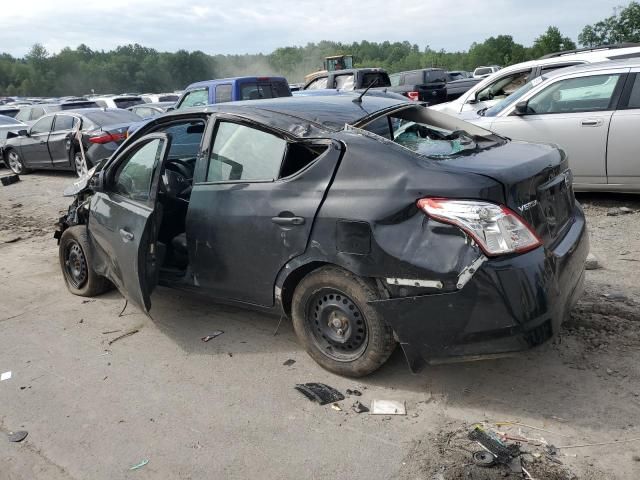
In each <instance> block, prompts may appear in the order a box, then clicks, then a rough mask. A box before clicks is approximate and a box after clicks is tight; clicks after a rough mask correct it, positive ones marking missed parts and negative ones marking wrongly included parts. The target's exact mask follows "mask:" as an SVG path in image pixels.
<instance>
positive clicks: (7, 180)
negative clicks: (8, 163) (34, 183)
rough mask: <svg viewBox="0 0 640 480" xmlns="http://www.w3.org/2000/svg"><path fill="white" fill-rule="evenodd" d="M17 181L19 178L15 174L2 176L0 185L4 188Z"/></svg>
mask: <svg viewBox="0 0 640 480" xmlns="http://www.w3.org/2000/svg"><path fill="white" fill-rule="evenodd" d="M19 181H20V177H19V176H18V175H15V174H9V175H3V176H2V177H0V183H2V185H4V186H5V187H6V186H9V185H11V184H13V183H16V182H19Z"/></svg>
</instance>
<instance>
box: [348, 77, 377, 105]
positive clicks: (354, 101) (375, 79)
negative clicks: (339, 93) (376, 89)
mask: <svg viewBox="0 0 640 480" xmlns="http://www.w3.org/2000/svg"><path fill="white" fill-rule="evenodd" d="M376 83H378V79H377V78H374V79H373V80H372V82H371V83H370V84H369V86H368V87H367V88H365V89H364V92H362V93H361V94H360V96H359V97H358V98H354V99H353V100H351V101H352V102H353V103H362V97H364V96H365V95H366V94H367V92H368V91H369V89H370V88H371V87H373V86H374V85H375V84H376Z"/></svg>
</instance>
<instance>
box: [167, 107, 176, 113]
mask: <svg viewBox="0 0 640 480" xmlns="http://www.w3.org/2000/svg"><path fill="white" fill-rule="evenodd" d="M175 109H176V107H168V108H167V110H166V111H167V112H173V111H174V110H175Z"/></svg>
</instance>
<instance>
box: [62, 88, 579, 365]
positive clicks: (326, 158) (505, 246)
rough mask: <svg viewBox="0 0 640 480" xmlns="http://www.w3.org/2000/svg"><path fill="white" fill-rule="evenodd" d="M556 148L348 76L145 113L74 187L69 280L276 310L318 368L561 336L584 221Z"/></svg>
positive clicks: (483, 351)
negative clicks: (368, 91)
mask: <svg viewBox="0 0 640 480" xmlns="http://www.w3.org/2000/svg"><path fill="white" fill-rule="evenodd" d="M571 182H572V178H571V171H570V169H569V168H568V163H567V158H566V157H565V155H564V153H563V152H562V151H561V150H559V149H557V148H555V147H552V146H548V145H537V144H527V143H522V142H512V141H509V140H507V139H505V138H503V137H500V136H497V135H494V134H492V133H491V132H488V131H486V130H484V129H481V128H479V127H476V126H473V125H471V124H467V123H465V122H462V121H460V120H457V119H454V118H452V117H449V116H447V115H444V114H441V113H438V112H434V111H431V110H429V109H426V108H424V107H422V106H420V105H417V104H416V103H411V102H403V101H398V100H395V99H388V98H381V97H371V96H359V95H356V94H343V95H336V96H330V97H300V98H287V99H271V100H261V101H253V102H239V103H235V104H230V103H227V104H220V105H217V106H210V107H206V108H200V109H192V110H180V111H176V112H171V113H169V114H166V115H163V116H160V117H157V118H156V119H154V120H152V121H151V122H149V123H147V124H146V125H145V126H144V127H142V128H141V129H140V130H139V131H137V132H136V133H135V134H134V135H133V136H131V137H130V138H129V139H128V140H127V141H126V142H125V143H124V144H123V145H122V146H121V147H120V148H119V149H118V151H117V152H116V153H115V154H114V155H113V156H112V157H111V158H110V159H109V160H107V161H106V162H104V163H103V164H101V165H99V166H98V167H97V168H96V169H94V171H93V172H90V175H89V176H88V177H87V178H86V179H84V181H83V180H81V181H79V182H78V183H77V184H76V185H75V186H74V188H73V189H71V190H70V191H69V192H68V193H69V194H74V195H75V196H76V199H75V201H74V203H73V204H72V205H71V207H70V209H69V213H68V215H66V216H65V217H63V218H62V219H61V220H60V225H59V227H60V228H59V230H58V232H57V235H56V237H57V238H58V239H59V252H60V265H61V268H62V272H63V274H64V279H65V281H66V284H67V286H68V287H69V290H70V291H71V292H72V293H74V294H77V295H82V296H93V295H97V294H99V293H101V292H103V291H104V290H106V289H108V288H109V287H110V286H111V284H113V285H115V286H116V287H117V288H118V289H119V290H120V292H122V294H123V295H124V296H125V297H126V298H128V299H129V301H130V302H132V303H135V304H136V305H138V306H139V307H140V308H142V309H143V310H145V311H148V310H149V309H150V307H151V300H150V295H151V292H152V291H153V289H154V287H155V286H156V284H158V283H160V284H163V285H165V286H170V287H173V288H179V289H185V290H190V291H196V292H200V293H202V294H205V295H207V296H209V297H210V298H211V299H212V300H214V301H215V300H219V301H224V302H233V303H236V304H239V305H244V306H246V307H249V308H253V309H259V310H262V311H266V312H272V313H275V314H284V315H287V316H289V317H290V318H291V319H292V321H293V325H294V328H295V331H296V334H297V336H298V338H299V340H300V342H301V343H302V344H303V345H304V347H305V348H306V350H307V351H308V353H309V354H310V355H311V356H312V357H313V358H314V359H315V360H316V361H317V362H318V363H319V364H320V365H322V366H323V367H325V368H326V369H328V370H330V371H332V372H335V373H338V374H342V375H348V376H361V375H366V374H369V373H371V372H373V371H374V370H376V369H377V368H379V367H380V366H381V365H382V364H383V363H384V362H385V361H386V360H387V358H388V357H389V356H390V355H391V353H392V351H393V350H394V348H396V345H397V343H400V345H401V346H402V348H403V351H404V353H405V355H406V357H407V359H408V361H409V364H410V367H411V368H412V370H414V371H415V370H418V369H419V368H420V367H421V366H423V365H424V363H425V362H429V361H439V360H441V359H445V358H451V357H456V358H468V357H472V358H475V357H478V356H484V355H493V354H504V353H508V352H514V351H518V350H523V349H526V348H530V347H533V346H535V345H538V344H540V343H542V342H544V341H545V340H547V339H549V338H551V337H552V336H553V335H554V334H557V333H558V332H559V329H560V324H561V322H562V320H563V319H564V318H565V317H566V315H567V314H568V312H569V310H570V309H571V307H572V305H573V304H574V303H575V301H576V299H577V297H578V296H579V294H580V293H581V290H582V281H583V276H584V260H585V258H586V256H587V252H588V249H589V247H588V237H587V232H586V226H585V219H584V215H583V212H582V210H581V208H580V206H579V205H578V203H577V202H576V201H575V198H574V195H573V190H572V183H571Z"/></svg>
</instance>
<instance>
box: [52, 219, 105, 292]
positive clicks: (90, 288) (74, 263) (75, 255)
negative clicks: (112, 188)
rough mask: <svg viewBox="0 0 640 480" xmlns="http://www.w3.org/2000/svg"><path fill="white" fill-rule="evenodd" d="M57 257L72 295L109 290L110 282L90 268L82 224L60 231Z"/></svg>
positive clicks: (88, 249)
mask: <svg viewBox="0 0 640 480" xmlns="http://www.w3.org/2000/svg"><path fill="white" fill-rule="evenodd" d="M58 257H59V258H60V269H61V270H62V276H63V277H64V282H65V283H66V284H67V288H68V289H69V291H70V292H71V293H73V294H74V295H79V296H81V297H95V296H96V295H100V294H101V293H104V292H106V291H108V290H111V288H112V284H111V282H109V280H107V279H106V278H104V277H101V276H100V275H98V274H97V273H95V272H94V271H93V268H91V263H92V262H91V250H90V248H89V239H88V238H87V230H86V227H85V226H84V225H76V226H73V227H69V228H67V229H66V230H65V231H64V232H63V233H62V237H60V245H59V247H58Z"/></svg>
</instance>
